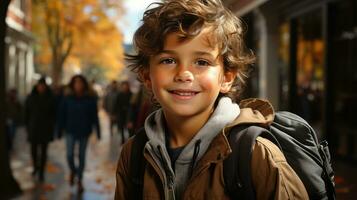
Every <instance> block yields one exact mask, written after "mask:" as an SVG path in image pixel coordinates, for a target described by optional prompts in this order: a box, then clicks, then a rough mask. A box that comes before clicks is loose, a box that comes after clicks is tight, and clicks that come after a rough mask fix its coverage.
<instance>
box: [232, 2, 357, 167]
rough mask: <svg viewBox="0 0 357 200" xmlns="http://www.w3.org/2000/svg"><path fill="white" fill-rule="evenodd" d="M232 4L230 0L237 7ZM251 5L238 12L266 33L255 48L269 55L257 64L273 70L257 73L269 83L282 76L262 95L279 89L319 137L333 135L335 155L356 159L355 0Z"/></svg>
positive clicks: (281, 99)
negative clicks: (274, 85)
mask: <svg viewBox="0 0 357 200" xmlns="http://www.w3.org/2000/svg"><path fill="white" fill-rule="evenodd" d="M250 2H251V4H253V2H258V1H257V0H256V1H254V0H252V1H250ZM233 4H234V3H233V2H232V1H230V3H229V2H227V5H228V7H230V8H235V9H237V7H235V6H233ZM247 7H248V6H245V8H244V7H243V8H241V9H238V10H234V12H235V13H237V14H238V15H239V14H242V15H241V17H243V18H244V17H245V16H253V17H252V18H253V19H251V20H252V21H254V23H255V25H253V26H255V27H258V29H261V30H260V31H258V32H259V33H263V35H262V34H260V35H259V37H260V39H258V40H262V41H263V43H261V44H263V45H258V49H257V52H258V56H260V57H266V59H265V60H264V59H261V58H259V59H258V61H260V63H258V65H259V70H263V71H264V70H268V71H269V73H270V74H269V73H267V74H266V75H264V74H262V73H259V76H260V77H259V81H264V79H267V80H265V82H266V83H270V82H271V80H272V79H271V78H269V76H272V77H275V78H276V79H277V80H278V84H276V87H277V88H274V87H271V86H272V85H269V87H266V89H267V90H268V91H261V88H259V94H260V96H261V97H263V98H264V97H266V98H268V99H270V98H271V97H272V96H274V94H276V95H277V96H278V101H277V102H278V103H277V106H276V107H277V108H278V109H280V110H290V111H293V112H295V113H297V114H299V115H300V116H302V117H303V118H304V119H306V120H307V121H308V122H309V123H310V124H311V125H312V126H313V127H314V128H315V130H316V132H317V133H318V136H319V137H320V139H327V140H328V141H329V143H330V146H331V148H332V151H333V152H334V153H336V155H338V156H341V157H345V158H348V160H350V161H356V160H357V128H356V127H355V126H353V124H354V123H356V122H357V118H356V117H354V116H353V114H354V113H357V63H356V62H357V48H356V47H357V41H356V38H357V1H355V0H330V1H328V0H325V1H322V0H303V1H301V0H300V1H297V0H288V1H284V2H282V1H277V0H269V1H265V2H264V3H263V4H260V5H258V6H256V7H254V8H251V9H250V10H247V9H246V8H247ZM242 10H244V12H241V11H242ZM259 18H260V19H259ZM257 23H259V26H257ZM256 29H257V28H255V29H254V30H255V31H256ZM264 30H265V31H264ZM264 34H266V35H264ZM264 38H265V39H264ZM264 40H266V42H265V43H264ZM272 45H273V46H274V45H275V47H276V48H275V51H276V53H275V54H274V53H272V50H273V51H274V48H272V47H271V46H272ZM264 62H265V63H264ZM264 66H265V69H264ZM262 67H263V68H262ZM271 73H276V74H275V75H271ZM268 74H269V75H268ZM262 76H263V77H262ZM264 76H266V77H264ZM259 84H260V85H261V83H259ZM259 84H258V85H259ZM269 90H274V91H275V90H276V91H278V92H269ZM264 94H271V95H270V96H269V95H264Z"/></svg>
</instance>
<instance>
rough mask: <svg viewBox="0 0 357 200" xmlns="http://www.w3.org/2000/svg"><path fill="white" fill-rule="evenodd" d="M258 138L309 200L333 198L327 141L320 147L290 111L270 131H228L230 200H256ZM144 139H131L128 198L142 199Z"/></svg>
mask: <svg viewBox="0 0 357 200" xmlns="http://www.w3.org/2000/svg"><path fill="white" fill-rule="evenodd" d="M258 136H260V137H264V138H267V139H269V140H270V141H272V142H273V143H275V144H276V145H277V146H278V147H279V148H280V150H281V151H282V152H283V153H284V156H285V157H286V160H287V161H288V163H289V165H290V166H291V167H292V168H293V169H294V171H295V172H296V173H297V175H298V176H299V177H300V179H301V181H302V182H303V183H304V185H305V188H306V190H307V192H308V194H309V197H310V199H324V200H325V199H330V200H331V199H336V197H335V189H334V172H333V170H332V167H331V162H330V161H331V157H330V153H329V150H328V146H327V142H325V141H324V142H322V143H321V144H319V143H318V140H317V137H316V133H315V132H314V130H313V129H312V128H311V126H310V125H309V124H308V123H307V122H306V121H305V120H303V119H302V118H301V117H299V116H297V115H295V114H292V113H289V112H277V113H276V114H275V118H274V121H273V123H272V124H271V125H270V126H269V128H265V127H262V126H259V124H244V125H237V126H234V127H233V128H232V129H231V130H230V133H229V135H228V140H229V143H230V146H231V148H232V153H231V154H230V155H229V156H228V158H227V159H225V160H224V163H223V169H224V172H223V175H224V181H225V185H227V187H226V188H225V189H226V193H227V194H228V195H229V196H230V197H231V198H232V199H249V200H250V199H255V192H254V188H253V185H252V180H251V176H250V174H251V170H250V169H251V166H250V160H251V154H252V147H253V145H254V144H255V140H256V138H257V137H258ZM147 140H148V139H147V136H146V134H145V131H144V130H143V129H142V130H141V131H139V132H138V133H137V134H136V135H135V136H134V140H133V146H132V150H131V158H130V163H131V164H130V165H131V166H130V169H131V170H130V172H129V175H130V177H131V181H132V191H130V193H131V194H132V195H134V196H132V197H131V199H142V189H143V175H144V169H145V165H146V163H145V161H144V158H143V149H144V146H145V143H146V141H147ZM240 160H241V161H242V162H239V161H240ZM247 161H248V162H247Z"/></svg>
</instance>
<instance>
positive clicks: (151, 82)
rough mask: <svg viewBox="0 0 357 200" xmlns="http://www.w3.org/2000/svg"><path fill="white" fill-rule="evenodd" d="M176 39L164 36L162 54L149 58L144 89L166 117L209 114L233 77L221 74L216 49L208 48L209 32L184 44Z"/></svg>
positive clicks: (213, 47)
mask: <svg viewBox="0 0 357 200" xmlns="http://www.w3.org/2000/svg"><path fill="white" fill-rule="evenodd" d="M178 36H179V34H178V33H171V34H169V35H167V37H166V40H165V43H164V48H163V51H162V52H161V53H159V54H158V55H155V56H153V57H151V58H150V69H149V72H148V73H147V74H146V75H144V79H145V85H146V86H147V87H148V88H149V89H151V90H152V92H153V93H154V96H155V98H156V100H157V101H158V102H159V103H160V105H161V107H162V108H163V110H164V112H165V113H166V114H171V115H172V114H173V115H176V116H181V117H184V116H195V115H198V114H201V113H209V114H210V112H211V111H212V110H213V105H214V102H215V100H216V98H217V96H218V94H219V93H220V92H222V93H226V92H228V91H229V90H230V88H231V84H232V82H233V80H234V78H235V75H234V74H233V73H225V72H224V69H223V61H222V58H221V56H220V55H219V48H218V46H217V45H215V46H211V45H210V44H212V42H210V39H211V34H210V29H208V28H206V29H204V30H202V32H201V33H200V34H199V35H197V36H196V37H194V38H192V39H187V40H184V41H182V40H180V39H179V37H178ZM211 41H212V40H211ZM145 77H146V78H145Z"/></svg>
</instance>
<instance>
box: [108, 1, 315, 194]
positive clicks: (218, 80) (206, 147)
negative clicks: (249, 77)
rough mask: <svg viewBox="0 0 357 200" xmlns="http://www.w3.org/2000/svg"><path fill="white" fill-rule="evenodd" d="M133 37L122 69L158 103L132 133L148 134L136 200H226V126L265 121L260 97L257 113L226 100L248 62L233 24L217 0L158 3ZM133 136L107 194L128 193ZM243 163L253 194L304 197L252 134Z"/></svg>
mask: <svg viewBox="0 0 357 200" xmlns="http://www.w3.org/2000/svg"><path fill="white" fill-rule="evenodd" d="M134 42H135V47H136V48H137V55H134V56H130V57H129V60H131V63H132V64H131V65H130V67H132V68H133V69H134V71H136V72H137V73H138V74H139V78H140V79H141V80H142V82H143V84H144V85H145V86H146V87H147V88H148V89H149V90H150V91H151V92H152V93H153V96H154V99H155V101H157V102H158V103H159V104H160V106H161V108H160V109H159V110H157V111H155V112H154V113H152V114H151V115H150V116H148V118H147V119H146V122H145V127H144V133H139V134H146V136H147V138H148V141H147V143H146V144H145V147H144V151H143V154H144V155H143V159H144V162H145V165H144V166H145V168H144V175H143V188H142V198H143V199H202V200H203V199H230V197H229V194H228V193H227V192H226V191H225V185H224V180H223V160H224V159H226V158H227V157H228V155H229V154H230V153H231V148H230V146H229V143H228V141H227V137H226V134H228V133H229V127H232V126H234V125H237V124H240V123H252V122H255V123H261V124H264V123H265V124H268V123H270V122H271V120H272V119H273V109H272V108H271V106H270V104H268V103H266V102H262V101H255V102H253V103H258V104H261V106H259V107H261V108H263V109H261V110H260V112H259V111H252V109H248V108H245V109H240V108H239V106H238V105H237V104H236V103H234V99H235V98H234V97H235V96H237V92H240V91H237V85H238V86H239V85H241V84H242V83H243V82H244V78H246V75H245V74H246V72H247V71H248V67H249V64H251V63H252V61H253V58H252V56H251V55H250V54H245V52H244V48H243V47H244V45H243V39H242V25H241V22H240V21H239V19H237V18H236V17H235V16H234V15H233V14H232V13H230V12H229V11H227V10H226V9H225V8H224V7H223V5H222V4H221V2H220V1H219V0H166V1H163V2H162V3H157V6H156V7H154V8H151V9H149V10H147V11H146V12H145V13H144V17H143V24H142V25H141V27H140V28H139V29H138V30H137V32H136V33H135V36H134ZM238 81H240V82H238ZM230 97H231V98H230ZM232 100H233V102H232ZM133 139H135V137H134V138H132V139H130V140H129V141H128V142H127V143H126V144H125V145H124V146H123V150H122V152H121V156H120V159H119V162H118V168H117V175H116V176H117V177H116V178H117V186H116V193H115V199H134V197H135V195H136V194H134V192H133V191H134V189H133V187H134V186H133V183H132V179H131V177H130V169H132V165H131V163H130V160H131V157H130V154H131V147H132V144H133ZM138 159H140V158H138ZM132 164H133V165H134V164H135V163H132ZM251 164H252V180H253V185H254V190H255V193H256V194H255V196H256V198H257V199H272V198H274V199H308V196H307V192H306V189H305V187H304V185H303V183H302V182H301V180H300V179H299V177H298V176H297V175H296V173H295V172H294V171H293V169H292V168H291V167H290V166H289V165H288V163H287V162H286V160H285V158H284V155H283V154H282V152H280V150H279V149H278V148H277V147H276V146H275V145H274V144H273V143H272V142H270V141H269V140H266V139H263V138H260V137H259V138H258V139H257V141H256V144H255V146H254V149H253V155H252V162H251Z"/></svg>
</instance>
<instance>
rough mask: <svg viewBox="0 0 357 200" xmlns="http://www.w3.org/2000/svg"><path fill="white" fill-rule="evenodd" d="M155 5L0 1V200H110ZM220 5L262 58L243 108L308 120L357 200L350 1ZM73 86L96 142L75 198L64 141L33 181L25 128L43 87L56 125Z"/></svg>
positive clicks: (355, 46)
mask: <svg viewBox="0 0 357 200" xmlns="http://www.w3.org/2000/svg"><path fill="white" fill-rule="evenodd" d="M152 2H154V0H61V1H57V0H12V1H11V0H1V3H0V5H1V14H0V17H1V22H0V23H1V26H0V54H1V55H0V117H1V118H0V125H1V126H0V171H1V174H2V175H1V177H2V178H1V179H0V199H3V198H4V199H8V198H10V197H11V198H13V199H112V198H113V194H114V189H115V177H114V174H115V167H116V161H117V159H118V156H119V151H120V146H121V144H122V142H123V141H125V139H127V138H128V137H129V136H130V135H132V134H133V132H134V131H135V130H136V129H137V128H138V127H140V126H141V125H142V123H143V120H144V119H145V116H146V115H147V114H148V113H149V112H150V111H151V109H152V106H151V105H150V101H149V99H148V97H147V95H146V93H145V91H143V88H142V87H140V83H139V82H138V81H137V80H136V76H135V75H134V74H133V73H132V72H130V70H128V69H127V68H126V65H127V64H126V62H125V60H124V53H132V52H133V48H132V36H133V33H134V32H135V30H136V28H137V27H138V26H139V25H140V19H141V17H142V14H143V12H144V10H145V8H146V7H147V6H149V5H150V3H152ZM223 3H224V4H225V5H226V6H227V7H228V8H229V9H231V10H232V11H233V12H234V13H235V14H236V15H237V16H239V17H241V18H242V19H243V20H244V22H245V26H246V29H247V30H246V33H245V40H246V45H247V47H248V48H250V49H252V50H253V51H254V52H255V54H256V55H257V63H256V65H255V69H254V70H253V71H252V72H251V79H250V81H249V83H248V86H247V89H246V91H245V93H244V94H243V98H244V97H260V98H266V99H269V100H270V101H271V102H272V104H273V105H274V107H275V109H276V110H289V111H292V112H295V113H297V114H299V115H300V116H302V117H303V118H304V119H306V120H307V121H308V122H309V123H310V124H311V125H312V126H313V128H314V129H315V130H316V132H317V134H318V136H319V139H320V140H324V139H326V140H327V141H328V142H329V147H330V151H331V154H332V158H333V167H334V169H335V172H336V184H337V186H336V189H337V197H338V199H354V198H356V197H357V192H356V191H357V185H356V184H357V168H356V163H357V162H356V161H357V128H356V127H355V126H354V125H355V124H356V123H357V118H356V117H355V116H354V114H355V113H357V62H356V61H357V1H356V0H285V1H278V0H223ZM78 74H81V75H83V76H84V77H85V78H86V80H87V81H88V83H89V91H90V94H91V96H92V97H93V98H94V99H95V100H96V102H97V107H98V117H99V125H100V132H101V136H102V137H101V139H100V140H98V138H96V137H95V134H92V135H90V136H89V139H88V145H87V146H88V147H87V156H86V167H85V171H84V177H83V184H84V192H82V193H80V192H78V188H77V187H78V186H71V185H69V184H68V182H69V180H70V170H69V169H68V166H67V160H66V145H65V141H64V140H65V139H64V138H53V139H52V140H51V141H49V142H48V146H47V162H46V165H45V177H44V178H43V179H42V180H41V178H38V177H35V176H33V175H32V173H33V170H34V167H33V166H34V165H33V156H32V155H31V152H32V151H31V147H32V146H33V143H31V141H30V142H29V140H28V136H29V134H28V131H27V127H26V124H27V121H26V119H28V115H27V114H26V109H27V108H28V107H31V104H26V102H28V99H29V97H30V96H31V94H32V93H33V90H37V89H36V86H37V85H38V84H39V83H41V81H40V80H45V84H46V85H48V86H49V90H50V91H51V93H52V95H53V98H54V110H55V112H54V113H55V114H53V115H54V116H58V113H61V109H60V108H61V106H60V103H59V102H60V101H61V99H62V98H64V97H66V96H67V95H68V93H70V90H71V88H69V87H68V83H69V81H70V80H71V78H72V77H73V76H74V75H78ZM122 116H125V117H124V118H123V117H122ZM46 123H47V122H46V120H45V119H44V121H43V124H46ZM53 132H55V131H53ZM51 134H52V133H51ZM53 134H54V135H55V133H53ZM76 153H77V152H76Z"/></svg>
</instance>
